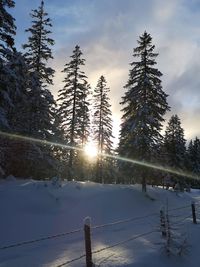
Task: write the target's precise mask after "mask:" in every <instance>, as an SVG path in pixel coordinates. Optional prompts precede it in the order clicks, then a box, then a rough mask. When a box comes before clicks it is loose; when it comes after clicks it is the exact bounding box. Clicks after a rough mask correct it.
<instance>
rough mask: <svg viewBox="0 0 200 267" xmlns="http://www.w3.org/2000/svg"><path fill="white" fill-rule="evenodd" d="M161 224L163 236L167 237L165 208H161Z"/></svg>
mask: <svg viewBox="0 0 200 267" xmlns="http://www.w3.org/2000/svg"><path fill="white" fill-rule="evenodd" d="M160 226H161V231H162V236H164V237H166V236H167V233H166V222H165V213H164V210H163V209H161V210H160Z"/></svg>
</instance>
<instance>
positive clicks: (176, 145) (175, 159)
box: [164, 115, 186, 169]
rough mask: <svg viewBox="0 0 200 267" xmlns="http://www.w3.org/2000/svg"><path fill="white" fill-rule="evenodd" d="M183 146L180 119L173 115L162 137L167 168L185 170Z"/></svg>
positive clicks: (184, 147) (184, 149)
mask: <svg viewBox="0 0 200 267" xmlns="http://www.w3.org/2000/svg"><path fill="white" fill-rule="evenodd" d="M185 144H186V140H185V138H184V130H183V128H182V127H181V121H180V118H179V117H178V116H177V115H173V116H172V117H171V118H170V120H169V122H168V125H167V127H166V131H165V136H164V153H165V158H166V163H167V165H168V166H170V167H173V168H178V169H184V168H185V156H186V146H185Z"/></svg>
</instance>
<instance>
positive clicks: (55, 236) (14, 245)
mask: <svg viewBox="0 0 200 267" xmlns="http://www.w3.org/2000/svg"><path fill="white" fill-rule="evenodd" d="M81 231H82V228H80V229H76V230H73V231H70V232H65V233H60V234H56V235H51V236H46V237H41V238H38V239H34V240H28V241H22V242H19V243H15V244H11V245H7V246H3V247H0V250H3V249H8V248H14V247H20V246H23V245H28V244H32V243H36V242H40V241H44V240H49V239H55V238H59V237H63V236H66V235H70V234H75V233H79V232H81Z"/></svg>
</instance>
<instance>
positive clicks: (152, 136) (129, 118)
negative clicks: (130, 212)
mask: <svg viewBox="0 0 200 267" xmlns="http://www.w3.org/2000/svg"><path fill="white" fill-rule="evenodd" d="M154 49H155V46H154V45H152V37H151V35H150V34H148V33H147V32H144V34H143V35H142V36H140V37H139V40H138V47H136V48H135V49H134V53H133V57H134V61H133V62H132V63H131V66H132V69H131V70H130V72H129V80H128V82H127V84H126V85H125V86H124V88H125V89H126V93H125V96H124V97H123V98H122V102H121V104H122V105H123V106H124V107H123V109H122V112H123V113H124V114H123V116H122V124H121V132H120V143H119V153H120V155H122V156H126V157H129V158H133V159H137V160H140V161H152V160H154V156H155V152H156V149H157V146H158V143H159V141H160V139H161V138H162V136H161V134H160V131H161V129H162V123H163V121H164V118H163V116H164V115H165V113H166V111H167V110H169V106H168V103H167V100H166V99H167V95H166V93H165V92H164V91H163V90H162V85H161V79H160V78H161V76H162V73H161V72H160V71H159V70H158V69H156V68H155V65H156V57H157V56H158V54H157V53H155V52H154ZM137 58H138V61H137ZM134 168H136V166H135V167H134ZM146 172H147V171H146V170H145V169H144V168H142V170H140V174H141V176H142V189H143V191H146Z"/></svg>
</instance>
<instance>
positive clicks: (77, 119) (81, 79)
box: [58, 45, 89, 179]
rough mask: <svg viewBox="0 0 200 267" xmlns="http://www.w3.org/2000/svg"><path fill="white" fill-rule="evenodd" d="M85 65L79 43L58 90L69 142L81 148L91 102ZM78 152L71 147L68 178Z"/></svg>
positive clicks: (66, 136) (60, 113)
mask: <svg viewBox="0 0 200 267" xmlns="http://www.w3.org/2000/svg"><path fill="white" fill-rule="evenodd" d="M84 65H85V59H83V58H82V52H81V50H80V47H79V46H78V45H77V46H76V47H75V49H74V50H73V55H72V56H71V60H70V61H69V63H66V64H65V68H64V70H63V73H64V74H65V79H64V83H65V85H64V87H63V88H62V89H60V90H59V92H58V103H59V115H60V116H61V121H62V128H63V130H64V135H65V139H66V141H67V143H68V144H69V145H70V146H73V147H74V146H79V147H80V148H81V147H82V146H83V144H84V143H85V142H86V138H87V127H88V123H89V109H88V107H89V103H88V101H87V94H88V85H87V81H86V79H87V77H86V75H85V73H84V72H83V71H82V70H81V68H82V67H83V66H84ZM76 155H77V152H75V150H74V149H70V151H69V155H68V167H69V173H68V178H69V179H72V177H73V175H74V170H75V156H76Z"/></svg>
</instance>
